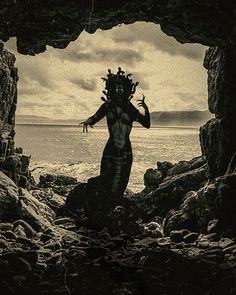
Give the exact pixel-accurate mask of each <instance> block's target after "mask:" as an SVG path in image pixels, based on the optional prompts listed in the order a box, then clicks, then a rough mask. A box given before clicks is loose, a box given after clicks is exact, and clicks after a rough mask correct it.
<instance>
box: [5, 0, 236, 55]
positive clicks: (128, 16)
mask: <svg viewBox="0 0 236 295" xmlns="http://www.w3.org/2000/svg"><path fill="white" fill-rule="evenodd" d="M0 11H1V13H0V15H1V17H0V28H1V29H0V38H1V39H2V40H3V41H6V40H8V39H9V38H10V37H13V36H16V37H17V46H18V51H19V52H20V53H23V54H35V53H39V52H43V51H45V50H46V45H50V46H53V47H58V48H65V47H66V46H67V45H68V44H69V43H70V42H71V41H74V40H75V39H77V37H78V36H79V35H80V33H81V32H82V30H83V29H84V28H85V29H86V31H88V32H90V33H93V32H95V31H96V30H97V29H104V30H107V29H111V28H112V27H114V26H116V25H118V24H122V23H125V24H128V23H133V22H135V21H146V22H153V23H157V24H160V25H161V28H162V30H163V31H164V32H165V33H166V34H167V35H171V36H173V37H175V38H176V39H177V40H178V41H179V42H182V43H186V42H189V43H201V44H204V45H209V46H216V45H217V46H220V47H227V46H234V45H235V43H236V33H235V27H236V19H235V13H236V3H234V2H233V1H223V0H215V1H213V0H211V1H204V0H191V1H187V0H165V1H163V0H158V1H157V0H148V1H141V0H136V1H133V0H132V1H131V0H128V1H124V0H118V1H114V2H113V1H106V0H91V1H81V0H80V1H79V0H76V1H75V0H64V1H63V0H60V1H57V0H51V1H46V0H44V1H42V0H40V1H39V0H29V1H14V0H11V1H1V4H0Z"/></svg>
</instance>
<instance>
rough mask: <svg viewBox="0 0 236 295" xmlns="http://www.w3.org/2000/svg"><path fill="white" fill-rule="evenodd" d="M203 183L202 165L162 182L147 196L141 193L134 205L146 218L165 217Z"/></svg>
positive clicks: (204, 177) (204, 175) (204, 169)
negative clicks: (140, 209)
mask: <svg viewBox="0 0 236 295" xmlns="http://www.w3.org/2000/svg"><path fill="white" fill-rule="evenodd" d="M205 181H206V166H205V165H203V166H201V167H200V168H196V169H194V170H192V171H189V172H185V173H182V174H178V175H175V176H173V177H172V178H171V179H168V180H167V181H163V182H162V183H161V184H160V185H159V187H158V188H157V189H155V190H153V191H151V192H149V193H147V194H144V193H142V192H141V193H140V194H137V198H136V204H137V206H138V207H139V208H142V210H143V211H144V212H145V214H144V215H146V218H147V216H150V217H154V216H161V217H165V215H166V214H167V212H168V211H169V210H171V209H173V208H175V209H177V208H179V207H180V204H181V202H182V199H183V198H184V196H185V195H186V193H187V192H188V191H191V190H195V189H199V188H200V187H201V186H203V184H204V182H205ZM144 218H145V217H144ZM144 220H145V219H144Z"/></svg>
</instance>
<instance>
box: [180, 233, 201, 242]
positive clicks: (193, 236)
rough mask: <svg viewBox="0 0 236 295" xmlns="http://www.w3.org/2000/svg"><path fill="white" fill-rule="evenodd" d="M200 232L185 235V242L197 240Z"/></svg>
mask: <svg viewBox="0 0 236 295" xmlns="http://www.w3.org/2000/svg"><path fill="white" fill-rule="evenodd" d="M198 235H199V234H198V233H189V234H187V235H185V236H184V238H183V239H184V242H185V243H193V242H195V241H196V240H197V238H198Z"/></svg>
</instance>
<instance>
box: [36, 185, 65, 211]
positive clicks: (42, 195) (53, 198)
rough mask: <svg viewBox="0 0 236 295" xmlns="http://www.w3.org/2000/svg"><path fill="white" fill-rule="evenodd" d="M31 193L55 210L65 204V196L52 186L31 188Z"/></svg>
mask: <svg viewBox="0 0 236 295" xmlns="http://www.w3.org/2000/svg"><path fill="white" fill-rule="evenodd" d="M30 193H31V194H32V195H33V196H34V197H35V198H36V199H37V200H39V201H40V202H42V203H44V204H46V205H47V206H49V207H50V208H51V209H53V210H54V211H57V210H58V209H59V208H62V207H63V206H65V197H64V196H61V195H58V194H57V193H55V192H54V190H53V189H52V188H46V189H42V188H41V189H40V188H36V189H34V190H31V191H30Z"/></svg>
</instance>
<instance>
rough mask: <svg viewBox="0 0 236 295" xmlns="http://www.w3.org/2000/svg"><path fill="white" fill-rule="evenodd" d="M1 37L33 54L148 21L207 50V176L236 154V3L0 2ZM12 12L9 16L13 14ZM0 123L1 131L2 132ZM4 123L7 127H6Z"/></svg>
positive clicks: (220, 170) (203, 138)
mask: <svg viewBox="0 0 236 295" xmlns="http://www.w3.org/2000/svg"><path fill="white" fill-rule="evenodd" d="M0 8H1V11H2V17H1V29H0V38H1V39H2V40H3V41H7V40H8V39H9V37H13V36H16V37H17V47H18V51H19V52H20V53H22V54H30V55H34V54H37V53H40V52H42V51H44V50H46V45H50V46H53V47H57V48H65V47H66V46H67V45H68V44H69V43H70V42H71V41H73V40H75V39H77V37H78V36H79V35H80V33H81V32H82V31H83V29H84V28H85V29H86V30H87V31H89V32H90V33H92V32H94V31H95V30H96V29H98V28H101V29H110V28H112V27H113V26H116V25H118V24H121V23H133V22H134V21H149V22H153V23H159V24H160V25H161V28H162V30H163V31H164V32H165V33H166V34H168V35H172V36H174V37H175V38H176V39H177V41H179V42H182V43H201V44H203V45H206V46H212V47H211V48H210V49H209V50H208V52H207V54H206V57H205V61H204V65H205V67H206V68H207V70H208V92H209V98H208V101H209V109H210V111H211V112H213V113H214V114H215V115H216V118H214V119H212V120H211V121H209V122H207V123H206V124H205V125H204V126H203V127H202V129H201V145H202V150H203V153H204V154H205V155H206V158H207V161H208V169H209V176H210V177H212V178H213V177H216V176H218V175H221V174H223V173H224V172H225V171H226V169H227V166H228V163H229V161H230V159H231V157H232V155H233V154H234V152H235V150H236V139H235V126H236V124H235V116H234V114H235V110H236V103H235V99H234V97H235V91H236V89H235V87H236V86H235V85H236V83H235V81H234V80H235V77H236V75H235V69H236V67H235V43H236V35H235V33H234V31H235V30H234V28H235V27H236V24H235V18H234V15H233V13H232V12H233V11H234V8H235V4H233V3H231V2H230V3H229V2H228V1H224V3H222V2H221V1H219V2H217V3H215V2H210V3H206V2H204V1H199V2H195V1H194V2H193V1H191V2H190V1H186V0H182V1H166V2H164V3H163V2H162V1H154V0H153V1H152V0H151V1H146V2H145V3H144V2H143V1H135V4H134V2H133V1H128V2H127V1H123V0H120V1H116V2H115V3H112V4H111V3H109V2H107V1H104V0H92V1H80V2H78V1H66V2H64V1H60V2H59V3H58V2H57V1H53V2H50V4H48V2H47V1H40V3H37V2H35V1H27V2H21V3H20V2H19V1H14V2H13V3H8V2H3V3H1V7H0ZM13 12H14V13H13ZM5 123H6V122H3V123H2V124H3V125H4V127H3V128H5ZM6 124H7V123H6Z"/></svg>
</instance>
